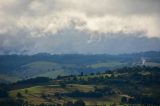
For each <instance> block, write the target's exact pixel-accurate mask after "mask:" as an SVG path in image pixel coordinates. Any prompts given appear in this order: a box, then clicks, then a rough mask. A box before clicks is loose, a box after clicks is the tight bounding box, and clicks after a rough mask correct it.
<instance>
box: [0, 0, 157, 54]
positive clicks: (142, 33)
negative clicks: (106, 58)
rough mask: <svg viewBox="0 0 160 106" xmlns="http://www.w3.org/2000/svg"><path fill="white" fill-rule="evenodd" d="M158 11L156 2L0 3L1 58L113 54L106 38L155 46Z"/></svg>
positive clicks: (38, 0) (28, 0)
mask: <svg viewBox="0 0 160 106" xmlns="http://www.w3.org/2000/svg"><path fill="white" fill-rule="evenodd" d="M159 10H160V1H159V0H118V1H117V0H79V1H77V0H69V1H67V0H0V17H1V18H0V48H1V51H0V53H1V54H3V53H25V52H27V53H28V52H29V53H36V52H50V53H73V52H78V53H88V52H89V53H94V52H95V53H97V52H98V53H113V51H114V50H113V51H112V50H107V49H109V45H110V46H112V45H116V44H112V45H111V44H108V43H106V42H109V40H108V39H110V37H111V38H115V37H116V38H115V39H117V38H118V39H120V38H124V39H125V38H126V37H127V38H128V39H130V38H139V39H142V38H146V39H150V40H146V42H152V43H151V44H150V45H152V46H153V45H154V46H155V43H153V41H152V40H153V39H157V40H159V38H160V30H159V28H160V23H159V22H160V13H159ZM102 39H106V40H105V43H104V41H102ZM67 40H68V41H67ZM77 40H80V41H79V42H75V41H77ZM111 41H112V40H111ZM93 42H94V44H93ZM97 42H99V43H98V44H97ZM122 42H123V41H122ZM146 42H144V44H143V45H145V43H146ZM91 44H92V46H93V45H94V46H93V47H92V46H91ZM106 44H107V45H106ZM128 44H129V43H128ZM128 44H127V45H128ZM98 46H100V48H101V49H100V50H98V49H97V50H94V47H95V48H96V47H98ZM132 46H133V45H132ZM107 47H108V48H107ZM44 48H45V49H44ZM60 48H61V49H62V50H61V49H60ZM67 48H68V49H67ZM75 48H78V49H75ZM121 48H123V46H122V47H121ZM125 48H126V50H127V47H126V46H124V48H123V49H125ZM151 48H152V47H151ZM70 49H71V50H70ZM90 49H93V50H90ZM152 49H154V50H157V49H158V50H159V47H157V46H156V47H154V48H152ZM68 50H69V51H68ZM146 50H150V49H146ZM136 51H140V50H134V51H133V52H136ZM142 51H143V50H142ZM115 52H118V51H115ZM123 52H126V51H123Z"/></svg>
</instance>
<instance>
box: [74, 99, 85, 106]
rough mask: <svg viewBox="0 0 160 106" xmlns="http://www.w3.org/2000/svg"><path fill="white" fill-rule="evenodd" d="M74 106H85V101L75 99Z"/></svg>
mask: <svg viewBox="0 0 160 106" xmlns="http://www.w3.org/2000/svg"><path fill="white" fill-rule="evenodd" d="M74 106H85V103H84V101H83V100H77V101H76V102H75V103H74Z"/></svg>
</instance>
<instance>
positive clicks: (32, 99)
mask: <svg viewBox="0 0 160 106" xmlns="http://www.w3.org/2000/svg"><path fill="white" fill-rule="evenodd" d="M94 87H95V86H93V85H80V84H68V85H67V86H66V87H65V88H62V87H61V86H59V85H48V86H34V87H30V88H25V89H18V90H13V91H10V96H11V97H14V98H16V95H17V93H18V92H20V93H21V94H22V96H23V99H25V100H27V101H29V103H34V104H41V103H45V104H50V103H60V104H63V103H65V101H73V102H74V101H76V100H78V99H82V100H84V101H85V103H86V104H87V105H92V104H98V105H102V104H108V105H109V104H110V103H114V102H115V103H119V101H120V97H119V96H118V95H114V96H107V97H103V98H71V97H66V96H64V97H61V98H58V97H56V96H54V94H55V93H57V92H60V93H67V92H71V91H75V90H79V91H82V92H89V91H94ZM45 95H47V98H45V97H43V96H45Z"/></svg>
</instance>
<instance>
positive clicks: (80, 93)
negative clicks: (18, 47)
mask: <svg viewBox="0 0 160 106" xmlns="http://www.w3.org/2000/svg"><path fill="white" fill-rule="evenodd" d="M159 70H160V68H157V67H132V68H129V67H124V68H121V69H115V70H113V71H106V72H103V73H96V74H93V73H92V74H90V75H84V74H83V73H80V75H70V76H58V77H57V78H56V79H50V78H46V77H37V78H32V79H28V80H24V81H19V82H17V83H13V84H1V86H0V104H3V106H19V105H22V104H23V105H33V106H34V105H37V106H46V105H47V106H48V105H49V106H50V105H52V106H85V105H106V106H116V105H142V104H143V105H147V104H150V105H155V106H158V105H159V104H160V100H159V98H160V91H159V89H160V85H159V84H160V71H159Z"/></svg>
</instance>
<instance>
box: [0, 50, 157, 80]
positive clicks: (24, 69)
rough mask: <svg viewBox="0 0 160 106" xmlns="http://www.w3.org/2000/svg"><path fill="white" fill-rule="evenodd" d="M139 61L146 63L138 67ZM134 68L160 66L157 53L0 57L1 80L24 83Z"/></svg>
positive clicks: (44, 54)
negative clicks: (19, 80) (35, 79)
mask: <svg viewBox="0 0 160 106" xmlns="http://www.w3.org/2000/svg"><path fill="white" fill-rule="evenodd" d="M142 60H146V63H145V64H142V62H143V61H142ZM135 65H147V66H160V52H154V51H150V52H141V53H133V54H120V55H109V54H55V55H51V54H48V53H39V54H35V55H0V75H1V76H3V77H2V78H1V80H3V79H4V78H6V79H9V77H10V76H11V77H12V80H13V78H14V77H15V79H16V80H17V79H26V78H32V77H37V76H40V77H41V76H43V77H50V78H56V77H57V76H58V75H62V76H63V75H72V74H73V75H75V74H80V73H81V72H83V73H84V74H89V73H97V72H104V71H106V70H112V69H115V68H121V67H132V66H135Z"/></svg>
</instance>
